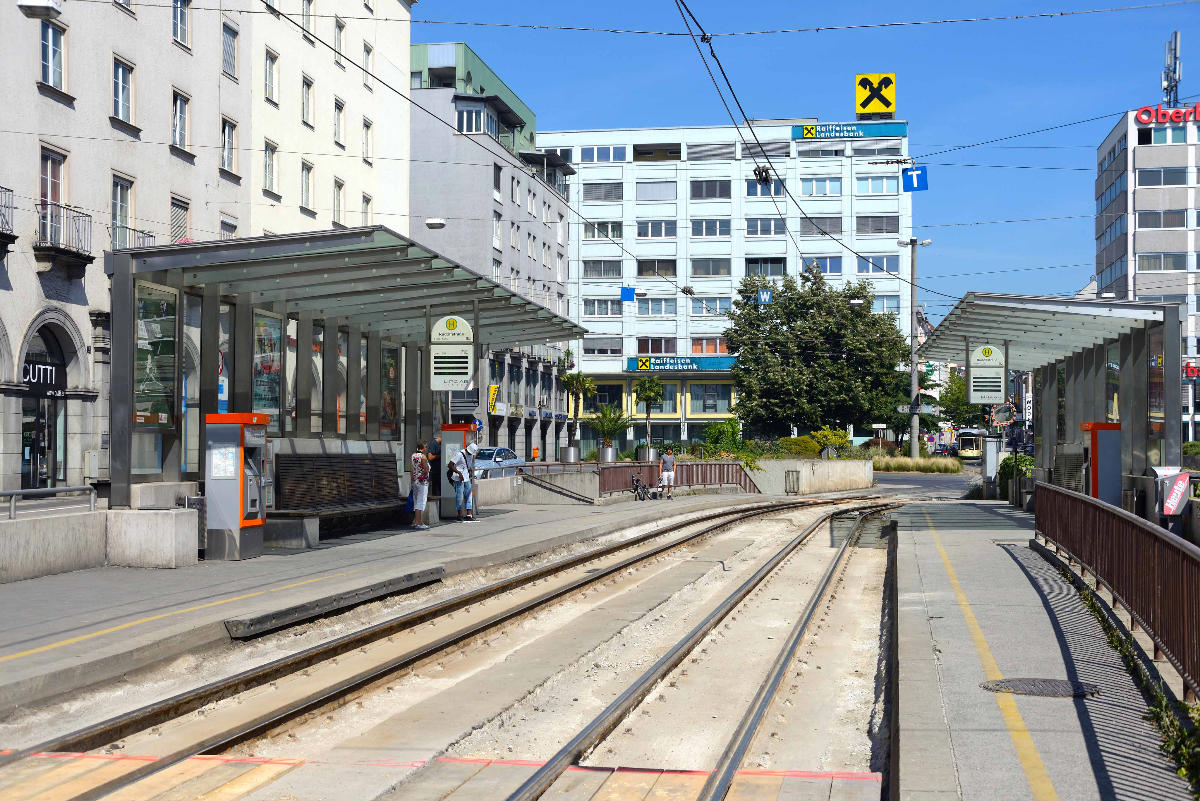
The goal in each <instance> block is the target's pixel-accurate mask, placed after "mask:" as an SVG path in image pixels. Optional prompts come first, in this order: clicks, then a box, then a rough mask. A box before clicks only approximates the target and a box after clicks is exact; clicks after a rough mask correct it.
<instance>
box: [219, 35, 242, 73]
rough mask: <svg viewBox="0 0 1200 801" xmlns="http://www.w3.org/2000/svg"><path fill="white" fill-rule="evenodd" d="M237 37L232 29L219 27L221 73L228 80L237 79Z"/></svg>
mask: <svg viewBox="0 0 1200 801" xmlns="http://www.w3.org/2000/svg"><path fill="white" fill-rule="evenodd" d="M237 37H238V34H237V31H236V30H234V29H233V27H231V26H229V25H222V26H221V72H223V73H225V74H226V75H228V76H229V77H230V78H236V77H237Z"/></svg>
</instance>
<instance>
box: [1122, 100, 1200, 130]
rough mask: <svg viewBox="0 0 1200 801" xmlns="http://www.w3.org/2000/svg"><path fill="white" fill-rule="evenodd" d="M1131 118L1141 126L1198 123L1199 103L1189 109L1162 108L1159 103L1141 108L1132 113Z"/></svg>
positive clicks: (1199, 115)
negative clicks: (1159, 123) (1158, 123)
mask: <svg viewBox="0 0 1200 801" xmlns="http://www.w3.org/2000/svg"><path fill="white" fill-rule="evenodd" d="M1133 118H1134V119H1135V120H1137V121H1138V122H1139V123H1141V124H1142V125H1151V124H1153V123H1156V122H1161V123H1168V122H1197V121H1200V103H1197V104H1196V105H1194V106H1192V107H1191V108H1163V107H1162V104H1161V103H1160V104H1158V105H1157V106H1142V107H1141V108H1139V109H1138V110H1137V111H1136V112H1134V115H1133Z"/></svg>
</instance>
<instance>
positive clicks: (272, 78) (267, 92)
mask: <svg viewBox="0 0 1200 801" xmlns="http://www.w3.org/2000/svg"><path fill="white" fill-rule="evenodd" d="M263 66H264V70H263V95H264V96H265V97H266V98H267V100H270V101H271V102H272V103H278V102H279V98H277V97H276V96H275V87H277V86H278V85H279V80H278V78H279V56H277V55H275V54H274V53H272V52H271V51H270V50H268V51H267V55H266V59H265V63H264V65H263Z"/></svg>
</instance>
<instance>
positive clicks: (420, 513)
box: [411, 442, 429, 531]
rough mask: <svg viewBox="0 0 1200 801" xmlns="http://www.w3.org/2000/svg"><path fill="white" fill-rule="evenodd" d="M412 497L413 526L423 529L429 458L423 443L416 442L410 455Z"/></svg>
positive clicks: (427, 496)
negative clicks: (414, 448)
mask: <svg viewBox="0 0 1200 801" xmlns="http://www.w3.org/2000/svg"><path fill="white" fill-rule="evenodd" d="M411 461H412V499H413V528H415V529H418V530H420V531H424V530H425V529H427V528H429V526H427V525H425V521H424V519H423V518H424V516H425V503H426V502H427V501H428V500H429V459H428V458H427V457H426V456H425V443H424V442H418V443H417V449H416V450H415V451H413V455H412V460H411Z"/></svg>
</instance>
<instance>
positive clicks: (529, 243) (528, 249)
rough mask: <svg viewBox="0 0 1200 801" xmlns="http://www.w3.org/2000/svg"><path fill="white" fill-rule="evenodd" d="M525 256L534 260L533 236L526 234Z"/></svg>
mask: <svg viewBox="0 0 1200 801" xmlns="http://www.w3.org/2000/svg"><path fill="white" fill-rule="evenodd" d="M525 255H526V256H528V257H529V258H531V259H532V258H533V234H525Z"/></svg>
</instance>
